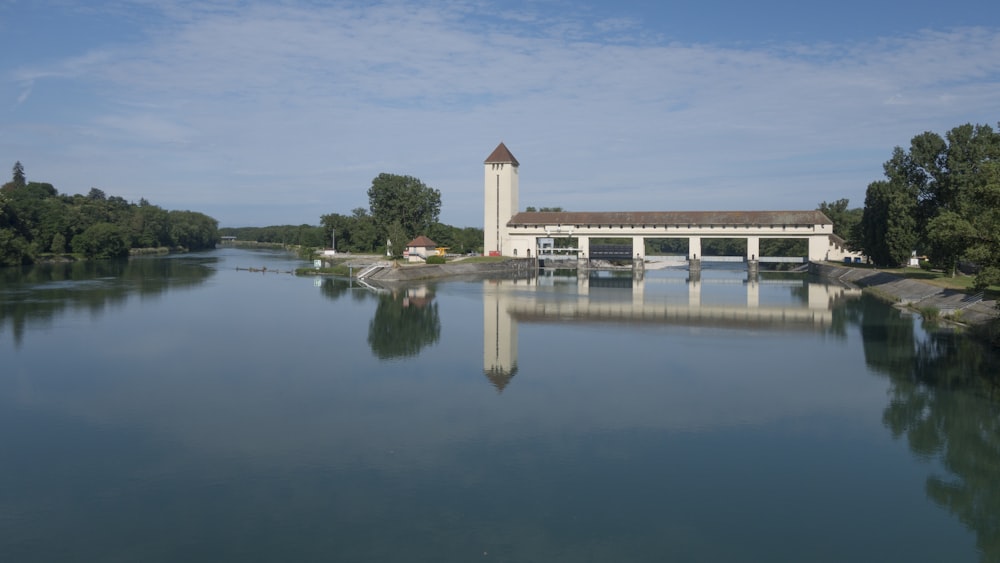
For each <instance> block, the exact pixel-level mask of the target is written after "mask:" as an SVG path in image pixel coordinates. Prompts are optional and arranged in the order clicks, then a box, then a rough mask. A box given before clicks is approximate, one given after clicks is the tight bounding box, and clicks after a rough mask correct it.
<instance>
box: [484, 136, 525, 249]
mask: <svg viewBox="0 0 1000 563" xmlns="http://www.w3.org/2000/svg"><path fill="white" fill-rule="evenodd" d="M484 165H485V168H486V173H485V177H486V179H485V201H484V206H483V208H484V210H485V216H484V222H483V253H484V254H487V255H488V254H490V253H491V252H497V253H499V254H500V255H506V254H507V253H509V252H510V240H509V239H510V237H508V236H507V223H508V222H509V221H510V218H511V217H513V216H514V214H515V213H517V190H518V187H517V167H518V166H519V165H518V162H517V159H516V158H514V155H512V154H510V151H509V150H507V147H506V146H505V145H504V144H503V143H500V144H499V145H497V148H496V149H494V150H493V152H492V153H491V154H490V156H489V157H488V158H487V159H486V162H485V163H484Z"/></svg>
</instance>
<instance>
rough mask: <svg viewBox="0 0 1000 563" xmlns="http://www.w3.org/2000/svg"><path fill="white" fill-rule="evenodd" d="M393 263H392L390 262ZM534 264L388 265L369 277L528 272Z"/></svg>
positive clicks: (388, 279)
mask: <svg viewBox="0 0 1000 563" xmlns="http://www.w3.org/2000/svg"><path fill="white" fill-rule="evenodd" d="M388 264H391V263H388ZM533 265H534V261H533V260H529V259H510V260H504V261H503V262H468V263H466V262H450V263H448V264H412V265H403V266H396V267H393V266H391V265H387V267H385V268H382V269H381V270H379V271H377V272H375V273H373V274H372V275H371V276H370V277H369V278H368V279H371V280H375V281H380V282H406V281H418V280H430V279H439V278H457V277H474V276H484V275H498V274H516V273H518V272H528V271H530V268H531V267H532V266H533Z"/></svg>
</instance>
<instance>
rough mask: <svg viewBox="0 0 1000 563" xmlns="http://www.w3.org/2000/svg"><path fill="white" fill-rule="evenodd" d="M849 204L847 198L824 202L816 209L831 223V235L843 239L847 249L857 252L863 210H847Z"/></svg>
mask: <svg viewBox="0 0 1000 563" xmlns="http://www.w3.org/2000/svg"><path fill="white" fill-rule="evenodd" d="M849 204H850V200H848V199H847V198H844V199H838V200H837V201H835V202H833V203H827V202H825V201H824V202H822V203H820V204H819V206H818V207H817V208H816V209H817V210H819V211H820V212H822V213H823V215H826V216H827V217H828V218H829V219H830V220H831V221H833V234H835V235H837V236H838V237H840V238H842V239H844V240H845V241H846V242H847V248H849V249H852V250H857V249H858V248H860V246H861V243H860V240H859V233H860V225H861V216H862V215H863V214H864V208H862V207H856V208H854V209H849V208H848V205H849Z"/></svg>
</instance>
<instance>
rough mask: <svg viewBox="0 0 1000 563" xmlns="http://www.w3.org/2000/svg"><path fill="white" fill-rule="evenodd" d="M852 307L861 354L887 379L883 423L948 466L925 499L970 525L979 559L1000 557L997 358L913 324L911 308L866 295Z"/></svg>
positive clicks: (974, 344) (972, 343)
mask: <svg viewBox="0 0 1000 563" xmlns="http://www.w3.org/2000/svg"><path fill="white" fill-rule="evenodd" d="M852 308H853V309H855V311H860V312H861V314H860V318H861V322H860V325H861V331H862V334H863V335H864V351H865V361H866V362H867V364H868V365H869V366H870V367H871V368H873V369H874V370H876V371H877V372H879V373H882V374H885V375H887V376H888V377H889V379H890V381H891V387H890V402H889V405H888V406H887V407H886V408H885V412H884V414H883V423H884V424H885V426H886V428H888V429H889V431H890V432H891V433H892V435H893V437H895V438H902V437H905V438H906V440H907V443H908V445H909V447H910V450H911V451H912V452H913V453H914V454H915V455H916V456H917V457H919V458H921V459H925V460H937V461H939V462H940V463H941V466H942V467H944V469H946V470H947V472H948V474H947V475H936V474H931V475H930V476H929V477H928V478H927V480H926V483H925V487H926V494H927V496H928V498H930V499H932V500H933V501H934V502H935V503H937V504H938V505H940V506H941V507H942V508H945V509H947V510H948V512H950V513H951V514H953V515H954V516H957V517H958V519H959V520H960V521H961V522H962V523H963V524H964V525H965V526H967V527H968V528H969V529H971V530H973V531H974V532H975V534H976V545H977V547H978V548H979V550H980V553H981V555H982V558H983V560H984V561H1000V519H998V518H997V515H998V514H1000V481H998V480H997V475H1000V407H998V404H997V398H998V397H1000V393H998V391H1000V385H998V384H1000V381H998V374H1000V359H998V358H997V354H996V353H995V352H994V351H992V350H990V349H989V348H988V347H987V346H986V345H984V344H982V343H980V342H978V341H976V340H973V339H970V338H968V337H964V336H962V335H959V334H956V333H955V332H949V331H934V332H930V333H927V334H924V333H922V332H921V331H918V330H917V328H918V327H917V326H916V324H917V323H918V322H919V320H918V319H917V318H916V317H914V316H913V315H911V314H907V313H901V312H900V311H898V310H896V309H890V308H886V307H881V306H877V304H873V303H871V302H870V301H862V302H859V303H858V304H856V305H854V306H853V307H852Z"/></svg>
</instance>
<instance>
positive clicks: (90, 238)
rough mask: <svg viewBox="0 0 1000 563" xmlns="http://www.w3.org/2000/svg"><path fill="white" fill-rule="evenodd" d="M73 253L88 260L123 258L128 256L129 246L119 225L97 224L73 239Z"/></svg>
mask: <svg viewBox="0 0 1000 563" xmlns="http://www.w3.org/2000/svg"><path fill="white" fill-rule="evenodd" d="M73 252H75V253H77V254H82V255H84V256H86V257H88V258H121V257H123V256H128V244H126V242H125V234H124V232H123V231H122V229H121V228H119V227H118V226H117V225H112V224H111V223H97V224H95V225H91V226H90V227H87V230H85V231H83V232H82V233H80V234H78V235H77V236H75V237H73Z"/></svg>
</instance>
